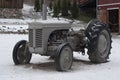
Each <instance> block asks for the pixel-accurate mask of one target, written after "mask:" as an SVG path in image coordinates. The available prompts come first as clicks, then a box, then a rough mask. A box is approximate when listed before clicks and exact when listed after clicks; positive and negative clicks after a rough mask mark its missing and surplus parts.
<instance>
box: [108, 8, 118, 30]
mask: <svg viewBox="0 0 120 80" xmlns="http://www.w3.org/2000/svg"><path fill="white" fill-rule="evenodd" d="M108 25H109V27H110V30H111V32H119V9H111V10H108Z"/></svg>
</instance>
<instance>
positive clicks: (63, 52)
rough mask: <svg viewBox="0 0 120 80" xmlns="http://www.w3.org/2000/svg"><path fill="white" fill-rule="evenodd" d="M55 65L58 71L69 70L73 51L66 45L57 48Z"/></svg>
mask: <svg viewBox="0 0 120 80" xmlns="http://www.w3.org/2000/svg"><path fill="white" fill-rule="evenodd" d="M55 63H56V68H57V70H58V71H67V70H69V69H70V68H71V66H72V63H73V51H72V48H71V47H70V45H69V44H68V43H65V44H62V45H60V46H59V47H58V49H57V53H56V57H55Z"/></svg>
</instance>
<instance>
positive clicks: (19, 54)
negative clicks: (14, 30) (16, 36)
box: [12, 40, 32, 65]
mask: <svg viewBox="0 0 120 80" xmlns="http://www.w3.org/2000/svg"><path fill="white" fill-rule="evenodd" d="M12 57H13V61H14V63H15V65H19V64H28V63H29V62H30V60H31V57H32V54H31V53H30V52H29V49H28V46H27V41H26V40H21V41H19V42H18V43H17V44H16V45H15V47H14V49H13V55H12Z"/></svg>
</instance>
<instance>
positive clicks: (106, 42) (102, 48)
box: [98, 30, 110, 57]
mask: <svg viewBox="0 0 120 80" xmlns="http://www.w3.org/2000/svg"><path fill="white" fill-rule="evenodd" d="M109 49H110V36H109V34H108V32H107V31H106V30H103V31H102V32H101V33H100V36H99V39H98V51H99V52H100V55H101V56H102V57H106V56H107V55H108V52H109Z"/></svg>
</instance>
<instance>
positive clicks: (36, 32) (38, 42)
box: [35, 29, 42, 47]
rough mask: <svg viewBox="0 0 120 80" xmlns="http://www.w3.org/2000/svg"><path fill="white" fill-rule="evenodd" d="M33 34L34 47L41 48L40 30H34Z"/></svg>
mask: <svg viewBox="0 0 120 80" xmlns="http://www.w3.org/2000/svg"><path fill="white" fill-rule="evenodd" d="M35 34H36V36H35V45H36V47H42V29H36V31H35Z"/></svg>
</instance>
